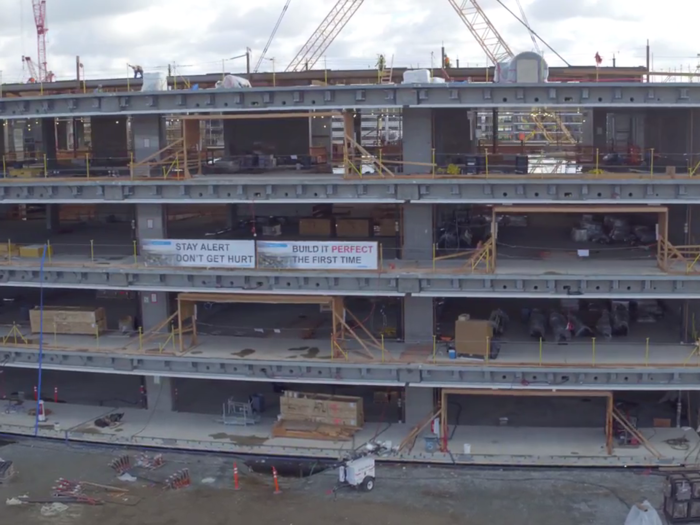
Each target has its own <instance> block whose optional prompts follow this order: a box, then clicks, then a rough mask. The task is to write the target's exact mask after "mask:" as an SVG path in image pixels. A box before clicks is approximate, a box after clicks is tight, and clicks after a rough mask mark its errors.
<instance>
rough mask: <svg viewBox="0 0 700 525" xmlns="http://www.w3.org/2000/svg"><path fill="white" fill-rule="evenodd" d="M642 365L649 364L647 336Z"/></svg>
mask: <svg viewBox="0 0 700 525" xmlns="http://www.w3.org/2000/svg"><path fill="white" fill-rule="evenodd" d="M644 366H649V338H648V337H647V342H646V347H645V350H644Z"/></svg>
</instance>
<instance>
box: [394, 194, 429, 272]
mask: <svg viewBox="0 0 700 525" xmlns="http://www.w3.org/2000/svg"><path fill="white" fill-rule="evenodd" d="M402 231H403V249H402V251H401V256H402V258H403V259H407V260H413V261H423V262H428V261H432V260H433V206H432V205H431V204H404V205H403V224H402Z"/></svg>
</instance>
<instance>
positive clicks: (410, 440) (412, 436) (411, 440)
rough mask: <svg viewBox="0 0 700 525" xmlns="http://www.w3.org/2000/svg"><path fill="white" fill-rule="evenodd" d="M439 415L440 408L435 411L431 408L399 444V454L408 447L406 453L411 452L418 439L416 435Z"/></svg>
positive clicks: (440, 412)
mask: <svg viewBox="0 0 700 525" xmlns="http://www.w3.org/2000/svg"><path fill="white" fill-rule="evenodd" d="M441 414H442V408H440V407H438V409H437V410H436V409H435V408H433V409H432V410H431V411H430V414H428V416H427V417H426V418H424V419H422V420H421V421H420V422H419V423H418V424H417V425H415V426H414V427H413V428H412V429H411V431H410V432H409V433H408V435H407V436H406V437H405V438H403V439H402V440H401V443H400V444H399V448H398V451H399V452H401V451H402V450H403V449H405V448H407V447H408V451H409V453H410V452H411V450H412V449H413V447H414V445H415V443H416V439H417V438H418V435H419V434H420V433H421V432H423V430H425V429H426V428H428V426H429V425H430V423H431V422H432V421H433V419H435V418H436V417H442V416H441Z"/></svg>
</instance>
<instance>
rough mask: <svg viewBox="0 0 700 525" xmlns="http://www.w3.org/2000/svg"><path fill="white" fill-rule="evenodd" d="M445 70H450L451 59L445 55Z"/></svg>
mask: <svg viewBox="0 0 700 525" xmlns="http://www.w3.org/2000/svg"><path fill="white" fill-rule="evenodd" d="M444 67H445V69H450V57H448V56H447V55H445V66H444Z"/></svg>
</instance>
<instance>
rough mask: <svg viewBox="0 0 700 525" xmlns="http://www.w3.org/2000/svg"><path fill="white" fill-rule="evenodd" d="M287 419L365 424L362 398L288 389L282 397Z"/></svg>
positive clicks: (323, 422)
mask: <svg viewBox="0 0 700 525" xmlns="http://www.w3.org/2000/svg"><path fill="white" fill-rule="evenodd" d="M280 413H281V416H282V419H283V420H285V421H310V422H313V423H322V424H325V425H334V426H345V427H355V428H360V427H362V426H363V425H364V424H365V414H364V407H363V404H362V398H360V397H353V396H330V395H326V394H310V393H305V392H292V391H286V392H285V393H284V395H283V396H282V397H281V398H280Z"/></svg>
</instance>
